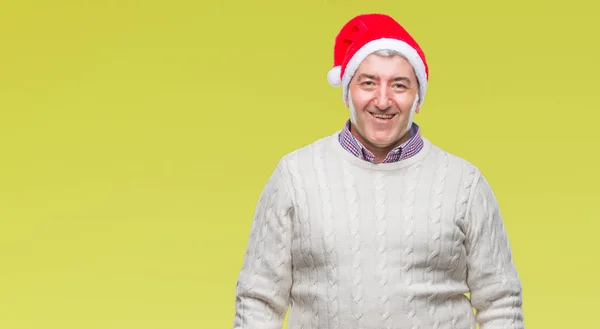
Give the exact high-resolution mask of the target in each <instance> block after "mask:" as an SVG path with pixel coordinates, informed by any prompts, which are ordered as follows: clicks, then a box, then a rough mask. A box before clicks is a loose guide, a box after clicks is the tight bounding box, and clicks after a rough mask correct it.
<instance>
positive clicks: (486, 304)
mask: <svg viewBox="0 0 600 329" xmlns="http://www.w3.org/2000/svg"><path fill="white" fill-rule="evenodd" d="M338 133H339V132H336V134H334V135H332V136H327V137H325V138H322V139H320V140H318V141H316V142H314V143H312V144H310V145H307V146H305V147H302V148H300V149H298V150H296V151H294V152H292V153H290V154H287V155H286V156H284V157H283V158H282V159H281V161H280V162H279V163H278V165H277V166H276V168H275V170H274V172H273V174H272V175H271V177H270V178H269V180H268V182H267V184H266V186H265V188H264V190H263V191H262V193H261V195H260V198H259V200H258V204H257V207H256V211H255V215H254V219H253V222H252V226H251V231H250V236H249V239H248V246H247V249H246V254H245V257H244V261H243V266H242V269H241V271H240V273H239V276H238V281H237V285H236V302H235V317H234V329H280V328H281V327H282V324H283V321H284V318H285V315H286V312H287V311H288V307H289V319H288V320H289V321H288V328H289V329H446V328H447V329H474V328H475V327H476V323H479V325H480V328H481V329H521V328H524V324H523V312H522V294H521V282H520V279H519V276H518V274H517V270H516V268H515V266H514V262H513V258H512V254H511V248H510V244H509V241H508V237H507V234H506V231H505V227H504V224H503V220H502V217H501V213H500V210H499V207H498V203H497V200H496V198H495V196H494V194H493V192H492V189H491V187H490V186H489V184H488V182H487V181H486V179H485V178H484V176H483V175H482V173H481V172H480V171H479V170H478V169H477V168H476V167H475V166H474V165H473V164H471V163H469V162H467V161H466V160H464V159H461V158H459V157H457V156H454V155H452V154H450V153H448V152H446V151H444V150H442V149H441V148H439V147H437V146H435V145H434V144H432V143H431V142H430V141H429V140H428V139H426V138H424V146H423V149H422V150H421V151H420V152H419V153H418V154H416V155H415V156H413V157H411V158H409V159H407V160H403V161H400V162H395V163H383V164H373V163H369V162H366V161H364V160H361V159H358V158H356V157H354V156H353V155H351V154H350V153H348V152H347V151H345V150H344V149H343V148H342V147H341V146H340V144H339V142H338V140H337V136H338ZM465 293H470V299H469V298H467V296H466V295H465ZM473 307H474V308H475V309H476V310H477V313H476V315H474V314H473V312H472V308H473Z"/></svg>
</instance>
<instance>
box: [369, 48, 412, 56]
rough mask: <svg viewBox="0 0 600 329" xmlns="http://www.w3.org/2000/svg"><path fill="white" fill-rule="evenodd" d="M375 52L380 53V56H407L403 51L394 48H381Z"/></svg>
mask: <svg viewBox="0 0 600 329" xmlns="http://www.w3.org/2000/svg"><path fill="white" fill-rule="evenodd" d="M374 54H376V55H379V56H383V57H392V56H400V57H404V58H406V56H404V55H403V54H402V53H400V52H399V51H397V50H392V49H381V50H377V51H376V52H374Z"/></svg>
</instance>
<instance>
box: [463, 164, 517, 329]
mask: <svg viewBox="0 0 600 329" xmlns="http://www.w3.org/2000/svg"><path fill="white" fill-rule="evenodd" d="M471 193H472V194H471V197H470V206H469V210H468V213H467V217H466V218H465V225H466V241H465V246H466V250H467V284H468V286H469V290H470V296H471V303H472V305H473V307H474V308H475V310H476V317H477V322H478V323H479V326H480V329H522V328H524V327H525V325H524V322H523V311H522V287H521V281H520V279H519V276H518V273H517V270H516V267H515V265H514V261H513V257H512V252H511V246H510V243H509V240H508V236H507V232H506V230H505V227H504V223H503V220H502V215H501V212H500V209H499V205H498V202H497V199H496V197H495V195H494V193H493V191H492V189H491V187H490V185H489V183H488V182H487V181H486V179H485V178H484V177H483V175H481V173H479V175H478V176H477V178H476V181H475V184H474V186H473V190H472V192H471Z"/></svg>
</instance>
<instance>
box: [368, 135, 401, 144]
mask: <svg viewBox="0 0 600 329" xmlns="http://www.w3.org/2000/svg"><path fill="white" fill-rule="evenodd" d="M401 137H402V135H401V134H399V133H398V132H397V131H370V132H369V133H367V138H368V140H369V142H371V144H373V145H376V146H378V147H388V146H390V145H392V144H394V143H396V142H397V141H398V140H399V139H400V138H401Z"/></svg>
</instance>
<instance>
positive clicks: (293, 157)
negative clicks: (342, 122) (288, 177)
mask: <svg viewBox="0 0 600 329" xmlns="http://www.w3.org/2000/svg"><path fill="white" fill-rule="evenodd" d="M336 135H337V133H336V134H332V135H329V136H325V137H321V138H319V139H317V140H314V141H313V142H310V143H308V144H306V145H304V146H302V147H299V148H297V149H295V150H293V151H291V152H288V153H286V154H284V155H283V156H282V157H281V158H280V160H279V163H278V167H281V168H283V169H287V170H288V171H289V170H293V169H298V168H301V167H303V166H304V165H308V164H310V163H313V162H314V160H315V159H317V158H324V157H325V155H326V154H327V153H328V152H327V151H328V149H329V148H330V147H331V145H332V141H333V139H334V138H335V136H336Z"/></svg>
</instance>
